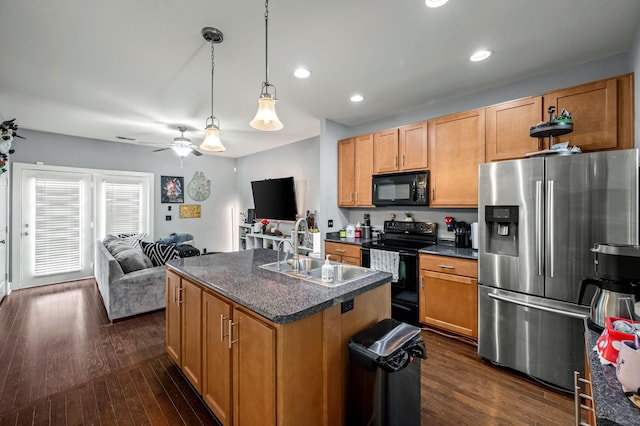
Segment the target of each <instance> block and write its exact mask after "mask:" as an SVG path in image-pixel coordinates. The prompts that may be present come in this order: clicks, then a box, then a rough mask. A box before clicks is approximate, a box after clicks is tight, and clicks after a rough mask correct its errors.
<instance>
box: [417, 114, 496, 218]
mask: <svg viewBox="0 0 640 426" xmlns="http://www.w3.org/2000/svg"><path fill="white" fill-rule="evenodd" d="M429 132H430V137H429V143H430V148H431V151H430V154H429V155H430V157H431V158H430V163H431V200H430V206H432V207H476V206H477V205H478V165H480V164H481V163H484V138H485V112H484V109H480V110H474V111H467V112H462V113H459V114H451V115H448V116H446V117H441V118H438V119H435V120H433V124H432V125H431V127H430V129H429Z"/></svg>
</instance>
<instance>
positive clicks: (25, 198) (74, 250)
mask: <svg viewBox="0 0 640 426" xmlns="http://www.w3.org/2000/svg"><path fill="white" fill-rule="evenodd" d="M21 181H22V183H21V189H22V191H21V202H20V207H21V214H20V221H21V223H20V246H21V247H20V262H19V265H20V267H19V269H20V283H19V286H20V287H21V288H25V287H33V286H39V285H45V284H52V283H58V282H63V281H71V280H77V279H82V278H87V277H91V276H93V264H92V261H93V259H92V258H93V256H92V242H93V223H92V218H93V204H94V203H93V198H92V193H93V190H92V175H91V174H90V173H81V172H73V171H52V170H38V169H22V171H21Z"/></svg>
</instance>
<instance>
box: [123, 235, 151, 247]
mask: <svg viewBox="0 0 640 426" xmlns="http://www.w3.org/2000/svg"><path fill="white" fill-rule="evenodd" d="M117 237H118V238H120V239H121V240H122V241H124V242H126V243H127V244H129V245H131V246H133V247H135V248H141V247H140V242H141V241H146V240H148V238H149V234H147V233H146V232H138V233H134V234H118V235H117Z"/></svg>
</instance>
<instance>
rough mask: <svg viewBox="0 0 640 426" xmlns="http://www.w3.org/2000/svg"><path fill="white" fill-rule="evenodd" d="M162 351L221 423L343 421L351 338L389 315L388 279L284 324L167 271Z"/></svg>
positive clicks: (282, 424) (283, 424) (281, 424)
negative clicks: (347, 303) (349, 301)
mask: <svg viewBox="0 0 640 426" xmlns="http://www.w3.org/2000/svg"><path fill="white" fill-rule="evenodd" d="M166 283H167V309H166V327H167V352H168V353H169V355H170V356H171V358H172V359H173V361H174V362H175V363H176V365H177V366H178V367H179V368H180V369H181V370H182V372H183V374H184V375H185V376H186V377H187V379H188V380H189V381H190V382H191V384H192V385H193V387H194V388H195V389H196V390H197V391H198V392H199V393H200V395H201V396H202V399H203V400H204V401H205V403H206V404H207V406H208V407H209V408H210V409H211V411H212V412H213V413H214V414H215V416H216V417H217V418H218V420H220V422H221V423H222V424H223V425H224V426H230V425H236V426H237V425H241V426H244V425H251V426H252V425H264V426H270V425H279V426H288V425H291V426H293V425H300V424H305V425H318V426H320V425H322V424H332V425H333V424H335V425H341V424H345V419H346V409H347V398H348V375H347V373H348V365H349V353H348V349H347V343H348V339H349V338H350V336H352V335H353V334H355V333H356V332H359V331H361V330H362V329H364V328H366V327H367V326H369V325H372V324H375V323H376V322H378V321H380V320H381V319H383V318H387V317H389V316H390V315H391V291H390V286H389V285H388V284H386V285H383V286H380V287H377V288H375V289H373V290H370V291H369V292H366V293H363V294H360V295H358V296H356V297H355V298H354V308H353V309H352V310H350V311H348V312H345V313H342V312H341V307H340V304H338V305H335V306H332V307H330V308H327V309H325V310H324V311H321V312H318V313H316V314H313V315H311V316H308V317H305V318H303V319H301V320H298V321H295V322H292V323H288V324H275V323H272V322H270V321H268V320H266V319H264V318H263V317H260V316H259V315H257V314H255V313H253V312H251V311H249V310H248V309H246V308H244V307H243V306H241V305H238V304H237V303H236V302H233V301H231V300H230V299H227V298H226V297H224V296H222V295H220V294H218V293H216V292H214V291H213V290H210V289H209V288H207V287H205V286H202V285H200V284H198V283H195V282H193V281H191V280H189V279H187V278H185V277H183V276H181V275H180V274H177V273H175V272H173V271H169V270H168V271H167V279H166Z"/></svg>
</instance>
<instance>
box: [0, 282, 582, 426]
mask: <svg viewBox="0 0 640 426" xmlns="http://www.w3.org/2000/svg"><path fill="white" fill-rule="evenodd" d="M164 325H165V323H164V311H159V312H153V313H150V314H146V315H140V316H137V317H134V318H130V319H127V320H123V321H120V322H116V323H114V324H111V323H110V322H109V321H108V319H107V316H106V312H105V310H104V307H103V305H102V301H101V299H100V295H99V293H98V290H97V287H96V285H95V281H94V280H85V281H76V282H70V283H63V284H56V285H51V286H45V287H37V288H33V289H25V290H19V291H14V292H13V293H11V294H10V295H9V296H8V297H6V298H5V300H4V301H3V302H2V304H0V425H31V424H32V425H81V424H84V425H90V424H96V425H97V424H101V425H116V424H117V425H138V424H146V425H156V424H170V425H174V424H184V425H199V424H204V425H215V424H216V421H215V418H214V417H213V416H212V415H211V413H210V412H209V410H208V409H207V408H206V406H205V405H204V404H203V403H202V402H201V401H200V399H199V398H198V396H197V395H196V393H195V392H194V391H193V390H192V388H191V387H190V386H189V385H188V383H187V381H186V380H185V379H184V377H183V376H182V375H181V373H180V372H179V371H178V369H177V368H176V367H175V366H174V365H173V363H172V362H171V361H170V359H169V357H168V355H167V354H166V352H165V349H164ZM423 336H424V339H425V341H426V346H427V354H428V359H427V360H426V361H423V364H422V424H423V425H464V424H468V425H512V424H522V425H569V424H572V423H573V399H572V397H570V396H568V395H565V394H561V393H557V392H555V391H553V390H550V389H548V388H545V387H543V386H541V385H539V384H536V383H534V382H531V381H529V380H528V379H526V378H523V377H520V376H518V375H515V374H513V373H511V372H508V371H506V370H504V369H501V368H499V367H496V366H493V365H491V364H489V363H486V362H483V361H481V360H479V359H478V357H477V355H476V349H475V347H473V346H471V345H468V344H466V343H462V342H459V341H457V340H455V339H450V338H446V337H443V336H440V335H438V334H435V333H433V332H428V331H425V332H424V333H423Z"/></svg>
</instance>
